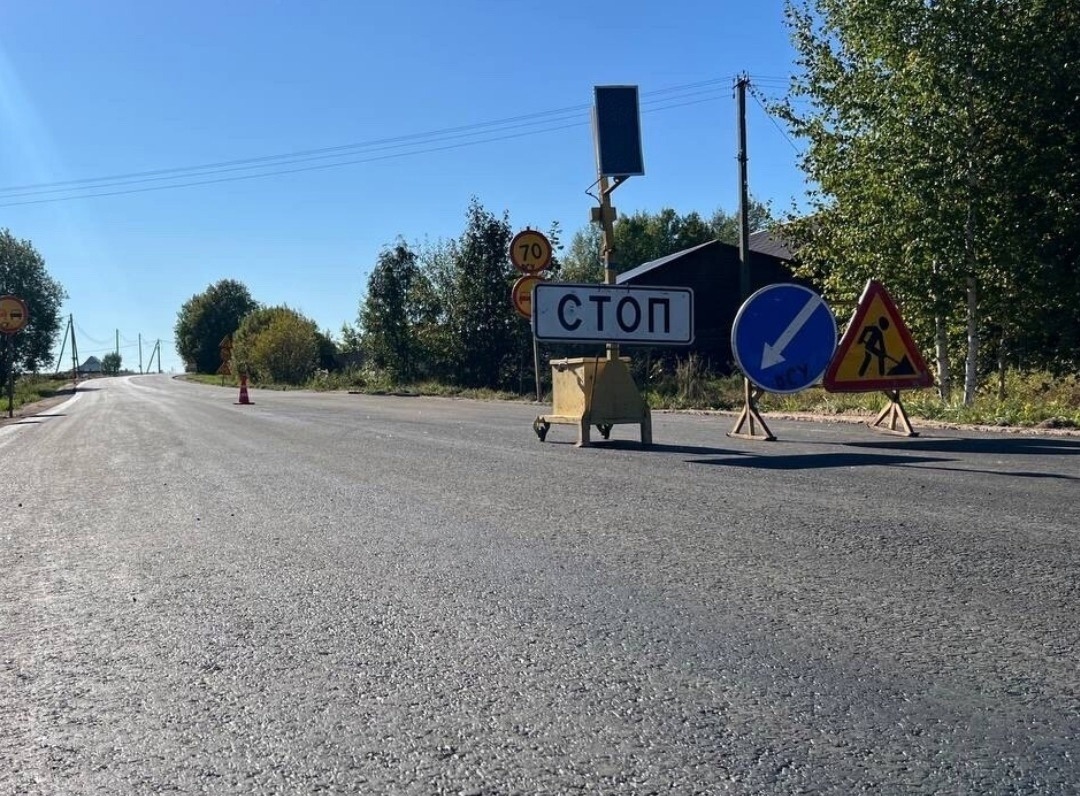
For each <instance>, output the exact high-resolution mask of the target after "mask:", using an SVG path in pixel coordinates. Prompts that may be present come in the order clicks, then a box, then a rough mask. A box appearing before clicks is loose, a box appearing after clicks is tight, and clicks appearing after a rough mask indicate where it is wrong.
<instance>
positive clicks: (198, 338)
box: [174, 279, 259, 373]
mask: <svg viewBox="0 0 1080 796" xmlns="http://www.w3.org/2000/svg"><path fill="white" fill-rule="evenodd" d="M258 306H259V305H258V304H257V303H256V302H255V300H254V299H252V297H251V293H249V292H248V289H247V287H245V286H244V285H243V284H242V283H240V282H237V281H236V280H233V279H222V280H220V281H219V282H216V283H214V284H212V285H210V286H209V287H207V289H206V290H205V291H203V292H202V293H198V294H196V295H194V296H192V297H191V298H190V299H188V300H187V301H185V302H184V304H183V306H182V307H181V308H180V311H179V312H178V313H177V319H176V327H175V329H174V331H175V334H176V351H177V353H178V354H180V357H181V358H182V359H183V360H184V364H185V365H187V366H189V367H194V368H195V370H196V371H197V372H199V373H215V372H216V371H217V369H218V368H219V367H220V366H221V350H220V346H221V341H222V340H223V339H224V338H225V337H227V336H229V335H231V334H233V333H234V332H236V330H237V329H238V328H239V326H240V321H241V320H242V319H243V318H244V316H245V315H247V314H248V313H250V312H252V311H253V310H255V309H256V308H257V307H258Z"/></svg>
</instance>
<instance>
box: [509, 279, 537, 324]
mask: <svg viewBox="0 0 1080 796" xmlns="http://www.w3.org/2000/svg"><path fill="white" fill-rule="evenodd" d="M543 281H544V280H543V279H541V278H540V277H539V276H537V275H536V274H526V275H525V276H523V277H521V278H520V279H519V280H518V281H516V282H515V283H514V287H513V288H511V290H510V301H511V302H512V303H513V305H514V309H515V310H517V313H518V315H520V316H521V317H522V318H525V319H526V320H528V319H530V318H532V294H533V288H534V287H536V285H537V283H538V282H543Z"/></svg>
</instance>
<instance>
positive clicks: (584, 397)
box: [533, 357, 652, 448]
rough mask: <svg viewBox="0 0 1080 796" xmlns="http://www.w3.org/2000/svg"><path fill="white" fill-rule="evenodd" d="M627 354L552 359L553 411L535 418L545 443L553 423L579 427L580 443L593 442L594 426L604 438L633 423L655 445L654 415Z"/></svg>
mask: <svg viewBox="0 0 1080 796" xmlns="http://www.w3.org/2000/svg"><path fill="white" fill-rule="evenodd" d="M629 362H630V360H629V358H627V357H620V358H618V359H606V358H604V357H575V358H573V359H553V360H551V389H552V411H551V414H550V415H539V416H538V417H537V418H536V420H534V421H533V431H535V432H536V436H538V437H539V438H540V441H541V442H543V441H544V440H545V439H546V438H547V433H548V429H550V428H551V426H552V425H554V424H564V425H572V426H577V429H578V439H577V446H578V447H579V448H583V447H586V446H588V445H589V443H590V430H591V428H592V426H596V429H597V430H598V431H599V432H600V435H601V436H602V437H603V438H604V439H608V438H609V437H610V435H611V428H612V426H615V425H618V424H620V423H633V424H635V425H639V426H640V427H641V444H642V445H651V444H652V414H651V413H650V412H649V406H648V404H646V403H645V400H644V399H643V398H642V397H641V392H640V391H639V390H638V388H637V385H636V384H634V379H633V377H632V376H631V375H630V370H629V368H628V367H627V365H628V363H629Z"/></svg>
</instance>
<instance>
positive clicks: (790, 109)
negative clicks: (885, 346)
mask: <svg viewBox="0 0 1080 796" xmlns="http://www.w3.org/2000/svg"><path fill="white" fill-rule="evenodd" d="M787 13H788V21H789V25H790V28H791V31H792V35H793V40H794V44H795V47H796V50H797V53H798V63H799V66H800V68H801V74H800V75H799V76H797V77H796V79H795V80H794V81H793V85H792V91H791V96H790V98H789V101H788V102H787V103H786V104H784V105H781V106H780V107H779V110H780V111H781V113H783V115H784V116H785V117H786V118H787V120H788V121H789V123H790V124H791V126H792V129H793V130H794V132H795V133H796V134H797V135H799V136H801V137H802V138H803V139H804V140H806V142H807V149H806V155H805V157H804V161H803V166H804V169H805V171H806V173H807V176H808V177H809V178H810V181H811V183H812V184H813V185H815V186H816V187H815V191H814V192H813V193H812V196H811V203H812V212H811V213H810V214H808V215H806V216H803V217H801V218H793V219H789V221H788V222H787V223H786V225H785V229H784V235H785V237H786V238H788V239H789V240H791V241H792V242H793V243H795V244H796V245H797V246H798V249H799V256H800V259H801V261H802V263H803V266H804V275H805V276H809V277H810V278H812V279H813V280H814V281H816V282H817V283H818V284H820V285H822V286H823V287H824V288H825V290H826V292H827V294H828V295H829V297H830V298H831V299H833V300H837V301H843V300H851V299H853V298H855V297H856V296H857V295H858V293H859V291H860V290H861V289H862V286H863V284H864V283H865V281H866V280H867V279H868V278H877V279H880V280H881V281H883V282H884V283H885V284H886V285H887V286H888V287H889V290H890V292H891V293H892V294H893V295H894V297H895V298H897V299H898V301H899V302H900V303H901V304H902V305H903V307H904V315H905V320H906V321H907V322H908V324H909V325H910V326H911V327H912V329H913V331H914V332H915V334H916V337H917V339H918V341H919V343H920V345H921V347H923V348H924V349H929V348H931V347H932V346H933V344H934V343H935V342H936V340H937V337H936V332H937V331H938V330H940V332H941V334H942V335H944V338H943V339H944V340H945V341H946V343H947V346H946V349H945V351H944V354H945V355H946V356H944V358H943V359H942V360H941V361H940V362H939V367H940V368H941V369H942V370H944V368H945V366H946V365H948V359H949V358H950V357H953V358H955V357H957V356H961V355H966V357H967V358H968V359H969V382H970V383H969V386H968V397H969V398H973V397H974V393H975V383H974V379H975V378H977V377H978V376H980V375H985V373H987V372H988V370H989V368H990V367H992V364H991V363H990V362H988V361H987V360H988V359H990V358H991V357H993V358H996V357H997V356H999V355H1004V356H1016V357H1017V358H1022V361H1024V362H1025V363H1027V364H1029V365H1031V364H1034V365H1038V366H1047V367H1054V368H1055V369H1058V370H1059V371H1064V370H1068V369H1069V368H1075V367H1076V366H1077V364H1080V353H1078V351H1080V347H1078V346H1077V345H1076V343H1077V342H1078V341H1080V316H1078V314H1077V313H1076V311H1075V308H1076V306H1077V305H1078V303H1080V272H1078V263H1080V245H1078V241H1080V224H1078V223H1077V220H1078V219H1080V133H1078V132H1077V130H1080V118H1078V110H1077V103H1076V97H1077V96H1080V69H1076V68H1064V67H1063V65H1065V64H1070V65H1073V66H1075V64H1077V62H1078V56H1080V7H1078V6H1077V5H1076V3H1075V2H1073V0H1038V2H1027V3H1021V2H1004V1H997V2H986V1H985V0H940V1H939V2H930V3H928V2H925V0H865V1H864V2H860V3H851V2H845V1H844V0H804V1H803V2H798V3H796V2H791V3H789V5H788V11H787ZM1070 308H1071V309H1070ZM987 337H989V338H991V339H992V340H993V341H994V344H993V345H990V346H986V347H985V348H983V349H980V347H979V343H980V341H981V340H982V339H985V338H987ZM980 354H982V357H981V358H980ZM943 386H946V387H947V385H943Z"/></svg>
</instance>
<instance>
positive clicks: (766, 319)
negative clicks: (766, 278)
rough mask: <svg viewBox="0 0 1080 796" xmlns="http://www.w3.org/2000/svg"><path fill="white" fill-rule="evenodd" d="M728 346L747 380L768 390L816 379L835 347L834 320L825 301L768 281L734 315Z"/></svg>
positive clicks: (809, 292)
mask: <svg viewBox="0 0 1080 796" xmlns="http://www.w3.org/2000/svg"><path fill="white" fill-rule="evenodd" d="M731 350H732V353H734V354H735V362H736V364H738V366H739V369H740V370H742V372H743V373H745V374H746V378H748V379H750V381H751V382H753V383H754V384H756V385H757V386H758V387H760V388H761V389H763V390H765V391H767V392H777V393H792V392H799V391H800V390H805V389H806V388H807V387H809V386H811V385H813V384H816V383H818V382H819V381H820V380H821V377H822V376H823V375H824V373H825V370H826V368H828V367H829V361H830V360H831V359H832V357H833V353H835V351H836V319H835V318H834V317H833V313H832V310H831V309H829V305H828V304H826V303H825V299H823V298H822V297H821V296H819V295H818V294H817V293H815V292H814V291H813V290H810V288H807V287H803V286H802V285H796V284H793V283H783V284H777V285H767V286H765V287H763V288H761V290H759V291H757V292H756V293H754V295H752V296H750V298H748V299H747V300H746V301H744V302H743V305H742V306H741V307H739V312H738V314H737V315H736V316H735V324H734V325H733V326H732V329H731Z"/></svg>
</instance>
